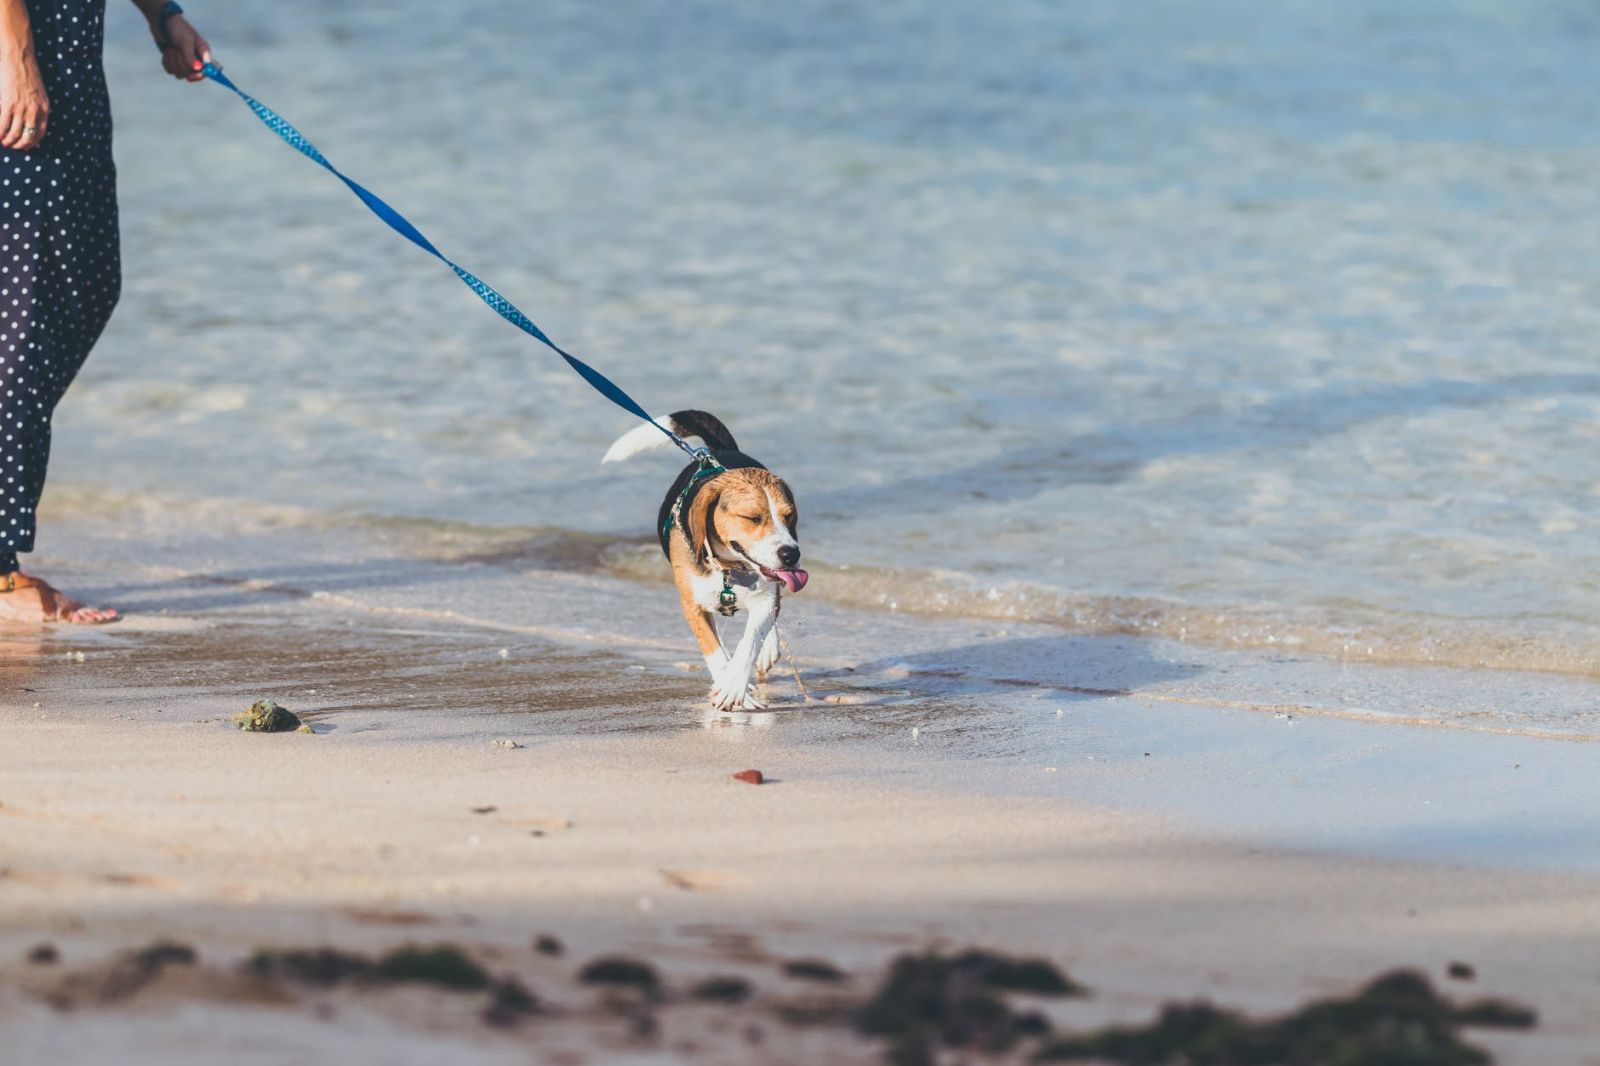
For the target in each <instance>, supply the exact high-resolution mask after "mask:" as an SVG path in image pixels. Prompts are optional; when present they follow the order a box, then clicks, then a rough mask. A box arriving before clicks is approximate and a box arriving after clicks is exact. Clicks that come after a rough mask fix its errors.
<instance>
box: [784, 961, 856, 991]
mask: <svg viewBox="0 0 1600 1066" xmlns="http://www.w3.org/2000/svg"><path fill="white" fill-rule="evenodd" d="M783 972H784V973H785V974H787V975H788V976H790V977H793V978H797V979H798V980H801V981H818V982H821V983H822V984H830V985H836V984H839V983H840V982H841V981H844V980H845V973H844V971H843V970H841V969H839V967H837V966H835V965H834V964H833V963H831V962H829V961H828V960H827V959H791V960H790V961H788V962H786V963H784V964H783Z"/></svg>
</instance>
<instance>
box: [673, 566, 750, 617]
mask: <svg viewBox="0 0 1600 1066" xmlns="http://www.w3.org/2000/svg"><path fill="white" fill-rule="evenodd" d="M762 584H764V582H762V581H761V579H760V578H758V577H757V576H756V575H755V574H752V573H749V572H748V571H744V570H716V569H713V570H712V571H711V572H710V573H709V574H696V575H695V576H693V577H691V578H690V579H689V587H690V589H692V590H693V592H694V602H695V603H697V604H699V605H700V606H701V607H704V608H705V609H706V610H708V611H711V612H712V613H713V614H722V615H731V614H734V613H736V612H738V611H741V610H745V609H747V608H748V607H749V606H750V600H751V597H753V596H757V595H760V593H761V591H762V590H761V585H762ZM725 593H731V594H732V597H731V603H730V602H729V598H728V597H727V596H725Z"/></svg>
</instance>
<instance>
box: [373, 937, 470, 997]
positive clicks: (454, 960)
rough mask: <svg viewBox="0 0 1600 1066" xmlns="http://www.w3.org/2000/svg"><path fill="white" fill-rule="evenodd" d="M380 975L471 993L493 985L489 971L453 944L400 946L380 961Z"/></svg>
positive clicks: (389, 978) (399, 982)
mask: <svg viewBox="0 0 1600 1066" xmlns="http://www.w3.org/2000/svg"><path fill="white" fill-rule="evenodd" d="M378 976H379V977H380V978H381V979H383V980H385V981H393V982H395V983H396V984H423V985H438V986H439V987H440V988H455V989H460V990H462V991H466V992H470V991H473V990H475V989H479V988H488V987H489V974H488V972H487V971H486V970H484V968H483V967H482V966H479V965H478V964H477V963H476V962H474V961H473V960H472V958H471V957H470V956H469V955H468V954H467V953H466V952H464V951H462V950H461V949H460V948H458V947H455V946H454V945H452V944H435V945H433V946H432V947H417V946H416V945H414V944H408V945H406V946H405V947H400V948H396V949H395V950H393V951H391V952H389V953H388V954H387V955H385V956H383V958H381V959H379V960H378Z"/></svg>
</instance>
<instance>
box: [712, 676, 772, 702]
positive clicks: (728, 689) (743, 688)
mask: <svg viewBox="0 0 1600 1066" xmlns="http://www.w3.org/2000/svg"><path fill="white" fill-rule="evenodd" d="M710 699H711V706H712V707H713V708H715V709H716V710H719V711H759V710H763V709H765V707H766V704H764V703H762V702H761V701H760V700H758V699H756V690H755V686H754V685H752V684H751V683H750V680H749V678H748V677H738V678H734V677H729V676H727V675H726V674H724V675H719V676H718V677H717V678H716V680H715V681H713V683H712V685H711V696H710Z"/></svg>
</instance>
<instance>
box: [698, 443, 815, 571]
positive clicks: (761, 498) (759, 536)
mask: <svg viewBox="0 0 1600 1066" xmlns="http://www.w3.org/2000/svg"><path fill="white" fill-rule="evenodd" d="M684 526H685V529H686V531H687V532H688V534H689V544H690V546H691V547H692V548H693V549H694V550H695V553H696V557H699V556H702V555H704V554H705V552H706V549H707V547H708V546H709V547H710V550H711V552H712V554H713V555H715V556H716V557H717V558H718V559H720V560H721V561H723V562H725V563H743V564H745V565H747V566H753V567H755V568H756V570H757V571H759V572H760V574H761V576H762V577H763V578H765V579H766V580H768V581H774V582H782V583H783V585H784V587H785V588H787V589H788V590H789V591H790V592H799V591H800V590H801V589H803V588H805V587H806V580H807V577H808V576H809V575H807V574H806V572H805V571H804V570H801V569H800V540H799V532H798V531H799V526H800V514H799V512H798V511H797V510H796V509H795V505H794V493H792V492H790V491H789V486H788V485H785V484H784V483H783V480H782V479H781V478H779V477H777V476H776V475H774V474H772V473H771V472H770V471H766V470H761V469H759V468H750V469H744V470H728V471H725V472H723V473H721V474H718V475H717V476H716V477H714V478H712V479H711V480H709V481H707V482H706V483H705V486H704V487H703V488H702V489H701V490H700V491H699V493H698V494H696V496H695V498H694V502H693V503H692V504H691V505H690V507H689V513H688V514H687V515H686V516H685V519H684Z"/></svg>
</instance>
